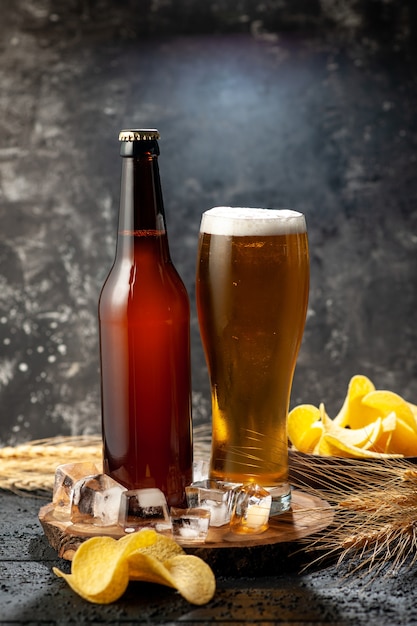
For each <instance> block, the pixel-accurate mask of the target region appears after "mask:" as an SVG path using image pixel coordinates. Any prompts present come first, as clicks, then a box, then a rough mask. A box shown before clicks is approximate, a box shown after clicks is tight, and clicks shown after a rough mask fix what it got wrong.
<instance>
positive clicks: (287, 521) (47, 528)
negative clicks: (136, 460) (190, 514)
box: [39, 490, 334, 576]
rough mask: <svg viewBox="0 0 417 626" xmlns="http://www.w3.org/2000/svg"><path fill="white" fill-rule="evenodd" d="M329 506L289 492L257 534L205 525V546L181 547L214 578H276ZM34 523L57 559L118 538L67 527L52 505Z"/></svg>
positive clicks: (108, 531) (112, 529) (115, 532)
mask: <svg viewBox="0 0 417 626" xmlns="http://www.w3.org/2000/svg"><path fill="white" fill-rule="evenodd" d="M333 515H334V514H333V510H332V508H331V507H330V505H329V504H328V503H327V502H326V501H325V500H322V499H320V498H318V497H316V496H313V495H310V494H307V493H304V492H302V491H298V490H295V491H293V493H292V503H291V510H290V511H288V512H287V513H284V514H282V515H278V516H275V517H272V518H270V523H269V528H268V529H267V530H266V531H265V532H263V533H261V534H259V535H237V534H235V533H232V532H231V531H230V529H229V526H222V527H220V528H216V527H213V526H211V527H210V529H209V533H208V536H207V539H206V541H205V543H201V544H195V543H194V544H191V543H190V544H181V545H182V547H183V548H184V550H185V551H186V552H187V553H189V554H195V555H197V556H200V557H201V558H203V559H204V560H205V561H206V562H208V563H209V565H210V566H211V567H212V568H213V571H214V572H215V573H216V574H220V575H236V574H238V575H240V576H243V575H248V576H250V575H251V576H258V575H267V574H271V573H274V572H275V573H278V572H279V573H282V571H283V570H284V569H287V566H288V557H289V555H290V554H291V553H293V552H294V551H295V547H294V542H297V541H299V540H301V539H305V538H307V537H309V536H310V535H313V534H314V533H316V532H319V531H320V530H323V529H324V528H326V527H327V526H328V525H329V524H330V522H331V521H332V519H333ZM39 521H40V523H41V525H42V527H43V530H44V533H45V536H46V538H47V539H48V541H49V543H50V545H51V546H52V547H53V548H54V549H55V550H56V551H57V553H58V555H59V557H61V558H63V559H66V560H72V558H73V556H74V554H75V551H76V550H77V548H78V547H79V545H80V544H81V543H83V542H84V541H86V539H88V538H90V537H96V536H110V537H113V538H115V539H119V538H120V537H122V536H123V535H124V532H123V530H122V528H121V527H120V526H107V527H99V526H94V525H92V524H91V525H90V524H72V523H71V522H69V521H62V520H59V519H56V518H55V517H54V507H53V505H52V504H47V505H45V506H43V507H42V508H41V509H40V511H39Z"/></svg>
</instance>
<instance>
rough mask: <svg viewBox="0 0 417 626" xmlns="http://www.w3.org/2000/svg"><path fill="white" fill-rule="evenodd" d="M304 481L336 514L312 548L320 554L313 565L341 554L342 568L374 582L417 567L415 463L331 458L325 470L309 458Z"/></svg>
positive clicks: (301, 469) (304, 466) (302, 484)
mask: <svg viewBox="0 0 417 626" xmlns="http://www.w3.org/2000/svg"><path fill="white" fill-rule="evenodd" d="M312 476H314V477H315V482H316V486H315V487H313V488H311V487H309V486H308V484H309V482H310V481H311V477H312ZM298 477H299V486H300V487H302V488H303V489H304V490H309V491H313V492H314V493H315V494H316V495H318V496H319V497H321V498H324V499H326V500H327V501H328V502H329V503H330V504H331V505H332V507H333V509H334V513H335V515H334V518H333V522H332V523H331V525H330V526H328V527H327V528H326V529H324V530H323V531H321V532H320V533H319V534H318V535H316V536H315V538H314V539H313V541H310V543H309V545H307V546H306V548H305V549H306V551H307V552H310V553H311V554H313V555H315V558H314V559H313V561H312V562H310V564H309V565H311V564H312V563H317V562H320V561H324V560H326V559H327V558H328V557H329V556H331V555H337V556H338V559H337V565H339V566H340V565H341V564H342V563H348V565H349V574H353V573H356V574H358V573H361V574H363V575H364V576H369V579H370V580H371V579H372V578H373V577H375V576H379V575H382V574H385V575H387V574H390V573H394V572H398V571H399V570H401V569H402V568H405V567H412V566H414V565H415V563H416V562H417V470H416V468H415V466H414V465H413V464H412V463H411V462H408V461H406V460H403V459H401V460H399V459H395V460H394V459H392V460H389V459H384V460H382V459H381V460H380V461H378V462H375V461H372V462H369V461H362V460H359V459H343V461H342V460H340V459H339V460H337V459H336V460H333V461H332V460H331V459H328V460H327V463H323V464H322V465H321V466H320V464H317V463H316V462H315V459H314V458H312V457H305V458H304V459H303V460H302V461H301V467H299V468H298ZM303 477H304V478H303ZM317 554H318V556H317Z"/></svg>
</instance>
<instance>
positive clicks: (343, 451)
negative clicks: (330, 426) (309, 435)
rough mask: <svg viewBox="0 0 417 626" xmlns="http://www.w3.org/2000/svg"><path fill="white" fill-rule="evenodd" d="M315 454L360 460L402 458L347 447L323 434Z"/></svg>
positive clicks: (334, 438) (355, 447)
mask: <svg viewBox="0 0 417 626" xmlns="http://www.w3.org/2000/svg"><path fill="white" fill-rule="evenodd" d="M317 454H321V455H323V456H338V457H345V458H360V459H386V458H390V459H391V458H395V457H402V456H403V455H402V454H385V453H383V452H373V451H371V450H365V449H364V448H359V447H357V446H352V445H349V444H348V443H345V442H343V441H340V440H339V439H338V438H337V437H334V436H333V435H330V434H329V433H325V434H324V435H323V436H322V437H321V439H320V443H319V445H318V447H317Z"/></svg>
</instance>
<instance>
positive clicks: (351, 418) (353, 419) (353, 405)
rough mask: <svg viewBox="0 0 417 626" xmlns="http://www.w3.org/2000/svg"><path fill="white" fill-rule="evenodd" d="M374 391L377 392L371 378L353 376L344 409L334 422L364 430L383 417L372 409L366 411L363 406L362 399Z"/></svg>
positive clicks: (358, 375)
mask: <svg viewBox="0 0 417 626" xmlns="http://www.w3.org/2000/svg"><path fill="white" fill-rule="evenodd" d="M372 391H375V386H374V384H373V382H372V381H370V380H369V378H367V377H366V376H363V375H361V374H357V375H356V376H353V377H352V378H351V380H350V382H349V386H348V392H347V395H346V398H345V400H344V402H343V405H342V408H341V409H340V411H339V413H338V414H337V415H336V417H335V418H334V420H333V421H334V423H335V424H337V425H338V426H343V427H347V426H348V427H349V428H362V427H363V426H366V425H367V424H370V423H371V422H374V421H375V420H376V419H377V418H378V417H382V416H381V415H378V414H377V412H375V411H374V410H373V409H372V408H369V409H368V410H365V409H364V407H363V405H362V398H364V397H365V396H366V395H367V394H369V393H371V392H372Z"/></svg>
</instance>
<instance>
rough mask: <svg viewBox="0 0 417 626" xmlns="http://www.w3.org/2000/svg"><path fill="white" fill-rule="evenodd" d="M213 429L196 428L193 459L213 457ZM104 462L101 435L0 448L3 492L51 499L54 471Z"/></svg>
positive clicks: (58, 438) (51, 439)
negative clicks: (83, 463)
mask: <svg viewBox="0 0 417 626" xmlns="http://www.w3.org/2000/svg"><path fill="white" fill-rule="evenodd" d="M210 440H211V430H210V426H207V425H202V426H196V427H195V428H194V458H195V459H200V458H201V459H205V458H208V456H209V454H210ZM85 461H92V462H95V463H98V464H99V465H100V464H101V462H102V441H101V437H100V436H98V435H93V436H78V437H64V436H62V437H51V438H47V439H37V440H33V441H29V442H27V443H24V444H21V445H18V446H7V447H4V448H0V489H4V490H7V491H13V492H14V493H19V494H25V495H28V494H32V495H34V494H36V495H50V494H51V493H52V490H53V487H54V478H55V470H56V468H57V467H58V465H61V464H63V463H82V462H85Z"/></svg>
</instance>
